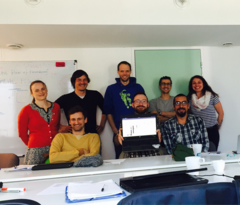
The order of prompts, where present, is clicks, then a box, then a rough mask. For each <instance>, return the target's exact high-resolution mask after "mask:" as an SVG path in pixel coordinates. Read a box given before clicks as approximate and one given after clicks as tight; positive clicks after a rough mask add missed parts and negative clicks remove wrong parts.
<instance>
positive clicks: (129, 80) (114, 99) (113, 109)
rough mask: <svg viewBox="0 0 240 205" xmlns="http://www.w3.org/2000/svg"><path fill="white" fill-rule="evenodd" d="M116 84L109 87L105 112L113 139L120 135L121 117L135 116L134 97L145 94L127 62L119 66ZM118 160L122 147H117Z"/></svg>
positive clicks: (106, 94) (105, 99)
mask: <svg viewBox="0 0 240 205" xmlns="http://www.w3.org/2000/svg"><path fill="white" fill-rule="evenodd" d="M117 72H118V75H119V78H116V83H115V84H112V85H109V86H108V87H107V90H106V93H105V97H104V111H105V113H106V115H107V118H108V122H109V124H110V126H111V128H112V131H113V137H114V136H115V135H117V134H118V129H119V125H120V121H121V115H129V114H134V109H133V108H132V97H133V96H134V94H135V93H136V92H138V91H142V92H144V89H143V87H142V86H141V85H140V84H137V83H136V78H134V77H130V75H131V73H132V70H131V65H130V63H128V62H127V61H122V62H120V63H119V64H118V70H117ZM114 147H115V152H116V159H118V157H119V155H120V154H121V152H122V146H115V144H114Z"/></svg>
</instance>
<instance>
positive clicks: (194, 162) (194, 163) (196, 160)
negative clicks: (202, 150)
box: [185, 157, 205, 175]
mask: <svg viewBox="0 0 240 205" xmlns="http://www.w3.org/2000/svg"><path fill="white" fill-rule="evenodd" d="M185 162H186V165H187V169H199V168H200V163H203V162H205V159H204V158H200V157H186V158H185ZM189 174H192V175H198V174H199V172H190V173H189Z"/></svg>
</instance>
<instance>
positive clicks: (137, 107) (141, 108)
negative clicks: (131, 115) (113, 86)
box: [114, 92, 166, 158]
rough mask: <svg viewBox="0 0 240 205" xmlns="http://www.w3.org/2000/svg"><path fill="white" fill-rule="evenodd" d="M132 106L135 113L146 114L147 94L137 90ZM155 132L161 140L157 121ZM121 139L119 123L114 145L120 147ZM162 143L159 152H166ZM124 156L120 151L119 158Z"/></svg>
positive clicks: (147, 105) (160, 140)
mask: <svg viewBox="0 0 240 205" xmlns="http://www.w3.org/2000/svg"><path fill="white" fill-rule="evenodd" d="M132 107H133V109H134V112H135V114H136V115H138V114H147V110H148V107H149V103H148V99H147V96H146V94H145V93H144V92H137V93H136V94H135V95H134V96H133V102H132ZM156 132H157V135H158V139H159V142H162V139H161V132H160V123H159V122H157V130H156ZM123 140H124V138H123V137H122V126H121V124H120V129H119V133H118V134H117V135H115V137H114V143H115V146H117V147H121V148H122V146H121V145H122V141H123ZM162 145H163V143H161V147H160V150H159V151H160V154H166V150H165V148H164V147H163V146H162ZM125 156H126V154H124V153H121V155H120V157H119V158H126V157H125Z"/></svg>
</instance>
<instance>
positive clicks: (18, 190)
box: [0, 188, 26, 192]
mask: <svg viewBox="0 0 240 205" xmlns="http://www.w3.org/2000/svg"><path fill="white" fill-rule="evenodd" d="M0 190H1V192H5V191H7V192H9V191H11V192H22V191H26V188H1V189H0Z"/></svg>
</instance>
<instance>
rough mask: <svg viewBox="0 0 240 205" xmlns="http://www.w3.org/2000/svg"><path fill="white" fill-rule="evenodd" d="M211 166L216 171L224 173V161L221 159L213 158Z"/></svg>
mask: <svg viewBox="0 0 240 205" xmlns="http://www.w3.org/2000/svg"><path fill="white" fill-rule="evenodd" d="M212 165H213V168H214V170H215V172H216V173H219V174H222V173H224V168H225V161H223V160H222V159H221V160H214V161H212Z"/></svg>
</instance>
